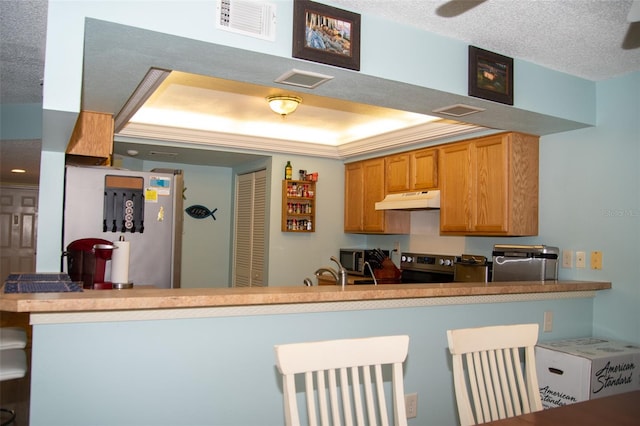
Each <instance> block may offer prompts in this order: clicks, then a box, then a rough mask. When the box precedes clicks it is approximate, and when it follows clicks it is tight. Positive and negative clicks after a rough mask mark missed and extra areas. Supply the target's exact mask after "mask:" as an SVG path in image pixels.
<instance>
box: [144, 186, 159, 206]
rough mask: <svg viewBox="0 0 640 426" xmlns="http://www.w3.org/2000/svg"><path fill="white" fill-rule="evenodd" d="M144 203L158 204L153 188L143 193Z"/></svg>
mask: <svg viewBox="0 0 640 426" xmlns="http://www.w3.org/2000/svg"><path fill="white" fill-rule="evenodd" d="M144 201H145V202H147V203H157V202H158V191H156V190H155V189H154V188H147V189H145V191H144Z"/></svg>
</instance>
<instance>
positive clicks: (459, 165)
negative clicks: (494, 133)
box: [440, 142, 473, 233]
mask: <svg viewBox="0 0 640 426" xmlns="http://www.w3.org/2000/svg"><path fill="white" fill-rule="evenodd" d="M471 149H472V144H471V143H470V142H460V143H455V144H451V145H447V146H444V147H443V148H441V149H440V233H458V232H460V233H463V232H468V231H471V229H472V227H471V217H472V214H473V206H472V196H471V190H472V182H471V179H472V177H471V175H472V170H471Z"/></svg>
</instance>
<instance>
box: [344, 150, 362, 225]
mask: <svg viewBox="0 0 640 426" xmlns="http://www.w3.org/2000/svg"><path fill="white" fill-rule="evenodd" d="M363 191H364V168H363V167H362V163H361V162H358V163H350V164H346V165H345V171H344V232H361V231H362V223H363V218H364V214H363V212H364V209H363V205H364V197H363V195H362V194H363Z"/></svg>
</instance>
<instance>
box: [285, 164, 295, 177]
mask: <svg viewBox="0 0 640 426" xmlns="http://www.w3.org/2000/svg"><path fill="white" fill-rule="evenodd" d="M292 170H293V167H291V161H287V165H286V166H285V167H284V178H285V179H286V180H291V173H292Z"/></svg>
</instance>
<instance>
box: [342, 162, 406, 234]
mask: <svg viewBox="0 0 640 426" xmlns="http://www.w3.org/2000/svg"><path fill="white" fill-rule="evenodd" d="M344 196H345V198H344V231H345V232H353V233H363V234H408V233H409V230H410V227H411V216H410V213H409V212H408V211H384V210H376V209H375V204H376V203H377V202H378V201H382V199H384V197H385V158H384V157H381V158H374V159H371V160H364V161H358V162H355V163H349V164H346V165H345V192H344Z"/></svg>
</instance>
